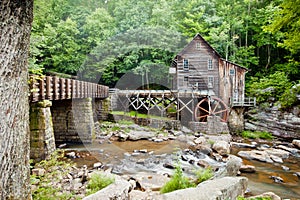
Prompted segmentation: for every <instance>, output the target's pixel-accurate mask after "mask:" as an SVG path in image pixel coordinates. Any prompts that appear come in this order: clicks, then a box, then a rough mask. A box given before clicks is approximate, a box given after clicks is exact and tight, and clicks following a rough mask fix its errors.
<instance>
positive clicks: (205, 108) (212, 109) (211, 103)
mask: <svg viewBox="0 0 300 200" xmlns="http://www.w3.org/2000/svg"><path fill="white" fill-rule="evenodd" d="M194 115H195V120H196V121H198V122H206V121H207V117H208V116H218V117H219V118H220V120H221V121H222V122H227V117H228V107H227V106H226V104H225V103H224V102H223V101H222V100H221V99H219V98H217V97H211V96H208V97H205V98H203V99H201V101H199V102H198V104H197V106H196V108H195V112H194Z"/></svg>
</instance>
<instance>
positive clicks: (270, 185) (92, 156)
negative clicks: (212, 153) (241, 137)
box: [66, 140, 300, 200]
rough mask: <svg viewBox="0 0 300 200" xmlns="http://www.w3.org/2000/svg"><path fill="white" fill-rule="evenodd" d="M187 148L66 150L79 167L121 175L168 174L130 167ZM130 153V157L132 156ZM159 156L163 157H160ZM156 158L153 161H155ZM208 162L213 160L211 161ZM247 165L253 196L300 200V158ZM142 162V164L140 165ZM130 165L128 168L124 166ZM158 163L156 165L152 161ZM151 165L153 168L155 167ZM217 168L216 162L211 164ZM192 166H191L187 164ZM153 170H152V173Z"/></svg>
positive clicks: (134, 145) (136, 145)
mask: <svg viewBox="0 0 300 200" xmlns="http://www.w3.org/2000/svg"><path fill="white" fill-rule="evenodd" d="M186 148H188V145H187V144H184V143H181V142H178V141H175V140H171V141H165V142H161V143H155V142H151V141H148V140H139V141H126V142H116V141H114V142H112V143H111V142H104V143H102V144H99V143H95V144H89V145H72V146H68V148H66V150H67V151H76V152H77V155H80V158H76V159H74V160H73V161H74V162H75V163H77V165H78V166H82V165H87V166H88V167H92V166H93V164H94V163H95V162H101V163H103V164H104V165H106V166H108V167H113V166H118V167H119V169H121V171H122V172H121V173H123V174H124V173H128V174H130V173H135V172H136V173H137V172H139V171H144V170H154V171H155V170H165V169H164V168H163V167H160V168H156V167H155V166H153V165H148V166H146V164H145V167H144V168H143V167H141V166H140V165H136V164H132V163H129V162H130V161H132V160H131V158H133V157H134V158H135V161H136V160H142V161H143V163H146V162H147V161H144V160H145V159H147V158H148V157H151V156H152V158H154V157H155V156H156V157H155V158H156V159H167V158H166V155H172V154H174V152H176V151H177V150H178V149H186ZM145 149H146V150H147V153H144V154H143V153H142V154H139V153H137V154H136V155H133V154H132V153H133V152H134V151H136V152H138V151H137V150H145ZM239 150H247V149H237V148H235V149H233V150H232V154H236V153H237V152H238V151H239ZM128 153H130V154H131V155H129V154H128ZM160 155H164V157H163V156H161V157H159V156H160ZM153 156H154V157H153ZM208 161H209V162H211V160H209V159H208ZM243 161H244V164H249V165H254V166H255V167H256V172H255V173H243V174H242V176H246V177H247V178H248V179H249V183H248V188H249V193H250V194H251V195H256V194H261V193H264V192H270V191H271V192H274V193H275V194H277V195H279V196H280V197H281V198H283V199H291V200H294V199H295V200H296V199H300V179H299V178H298V177H297V176H295V175H294V173H295V172H300V158H299V157H290V158H289V159H287V160H284V163H283V164H274V163H273V164H272V163H264V162H259V161H255V160H243ZM140 162H141V161H140ZM124 163H128V165H124ZM153 163H155V161H153ZM153 163H152V164H153ZM211 163H212V164H214V163H213V162H211ZM186 165H189V163H186ZM282 165H284V166H286V167H288V168H289V170H288V171H285V170H283V169H282ZM149 168H150V169H149ZM167 172H168V171H167ZM171 172H172V170H170V171H169V173H171ZM270 176H278V177H281V178H283V180H284V183H275V182H274V181H273V180H272V179H271V178H270Z"/></svg>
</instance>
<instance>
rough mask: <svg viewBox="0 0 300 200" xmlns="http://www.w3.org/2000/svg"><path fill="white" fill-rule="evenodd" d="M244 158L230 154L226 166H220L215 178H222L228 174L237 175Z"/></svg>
mask: <svg viewBox="0 0 300 200" xmlns="http://www.w3.org/2000/svg"><path fill="white" fill-rule="evenodd" d="M242 162H243V160H242V159H241V158H239V157H237V156H235V155H230V156H229V157H228V158H227V163H226V166H225V168H220V170H219V171H218V172H217V173H216V174H215V176H214V178H221V177H226V176H236V175H237V174H238V173H239V170H240V168H241V166H242Z"/></svg>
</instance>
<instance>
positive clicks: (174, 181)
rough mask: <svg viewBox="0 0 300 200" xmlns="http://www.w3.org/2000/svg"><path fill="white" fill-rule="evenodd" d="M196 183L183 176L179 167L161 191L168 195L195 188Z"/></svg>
mask: <svg viewBox="0 0 300 200" xmlns="http://www.w3.org/2000/svg"><path fill="white" fill-rule="evenodd" d="M195 186H196V185H195V184H194V183H191V182H190V180H189V179H188V178H187V177H185V176H184V175H183V172H182V169H181V167H180V166H179V165H177V166H176V168H175V172H174V174H173V176H172V178H171V180H169V181H168V182H167V183H166V184H165V185H164V186H163V187H162V188H161V190H160V192H161V193H168V192H172V191H175V190H179V189H185V188H189V187H195Z"/></svg>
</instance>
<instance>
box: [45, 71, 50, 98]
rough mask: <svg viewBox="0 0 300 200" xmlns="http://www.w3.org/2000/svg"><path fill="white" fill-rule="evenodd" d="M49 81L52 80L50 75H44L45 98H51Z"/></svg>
mask: <svg viewBox="0 0 300 200" xmlns="http://www.w3.org/2000/svg"><path fill="white" fill-rule="evenodd" d="M51 82H52V77H51V76H46V96H45V98H46V99H48V100H52V95H51Z"/></svg>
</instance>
